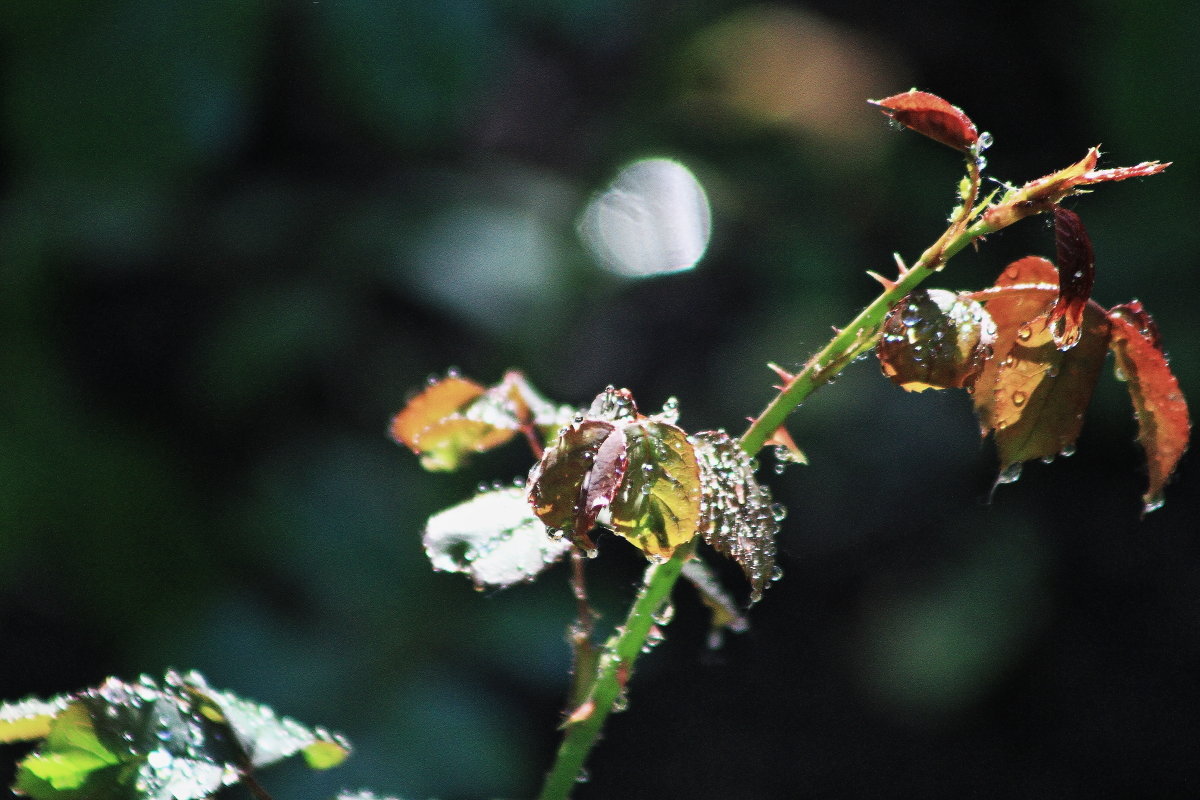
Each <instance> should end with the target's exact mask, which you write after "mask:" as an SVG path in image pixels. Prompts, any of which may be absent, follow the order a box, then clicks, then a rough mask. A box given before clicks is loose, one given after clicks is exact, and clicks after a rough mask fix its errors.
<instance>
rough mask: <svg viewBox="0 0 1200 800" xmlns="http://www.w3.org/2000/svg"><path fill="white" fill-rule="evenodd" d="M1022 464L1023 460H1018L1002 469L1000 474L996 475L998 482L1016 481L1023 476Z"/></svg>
mask: <svg viewBox="0 0 1200 800" xmlns="http://www.w3.org/2000/svg"><path fill="white" fill-rule="evenodd" d="M1021 466H1022V464H1021V462H1020V461H1018V462H1016V463H1015V464H1009V465H1008V466H1007V467H1005V468H1004V469H1002V470H1000V474H999V475H997V476H996V483H997V484H1000V483H1016V482H1017V481H1018V480H1020V478H1021Z"/></svg>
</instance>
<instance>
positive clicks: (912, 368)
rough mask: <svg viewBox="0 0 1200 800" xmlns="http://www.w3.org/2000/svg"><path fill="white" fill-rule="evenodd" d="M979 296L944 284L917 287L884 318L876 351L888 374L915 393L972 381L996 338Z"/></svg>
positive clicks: (881, 365) (963, 384) (904, 387)
mask: <svg viewBox="0 0 1200 800" xmlns="http://www.w3.org/2000/svg"><path fill="white" fill-rule="evenodd" d="M995 333H996V331H995V325H993V324H992V319H991V317H990V316H989V315H988V313H987V311H985V310H984V308H983V306H982V305H980V304H979V303H978V302H977V301H975V300H972V299H969V298H965V297H960V296H958V295H956V294H954V293H953V292H948V291H946V290H945V289H917V290H916V291H913V292H911V293H910V294H908V295H907V296H906V297H904V298H903V299H901V300H900V302H898V303H896V305H894V306H893V307H892V309H891V311H889V312H888V314H887V316H886V317H885V318H884V321H883V329H882V331H881V332H880V336H879V343H878V345H877V346H876V349H875V352H876V355H877V356H878V357H879V366H880V369H882V370H883V374H884V375H886V376H887V377H888V378H890V379H891V381H892V382H893V383H895V384H896V385H898V386H900V387H901V388H903V389H905V390H906V391H910V392H923V391H925V390H926V389H958V388H962V387H966V386H971V385H972V384H973V383H974V382H975V378H976V377H977V376H978V375H979V371H980V370H981V369H982V368H983V364H984V360H985V358H986V357H987V356H988V355H989V354H990V353H991V345H992V340H993V338H994V337H995Z"/></svg>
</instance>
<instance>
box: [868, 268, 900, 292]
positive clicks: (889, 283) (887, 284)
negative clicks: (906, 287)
mask: <svg viewBox="0 0 1200 800" xmlns="http://www.w3.org/2000/svg"><path fill="white" fill-rule="evenodd" d="M867 274H868V275H870V276H871V277H872V278H874V279H875V280H877V281H879V282H880V283H881V284H883V288H884V290H885V291H889V292H890V291H891V290H892V289H895V288H896V282H895V281H893V280H888V279H887V278H885V277H883V276H882V275H880V274H879V273H878V272H875V271H874V270H867Z"/></svg>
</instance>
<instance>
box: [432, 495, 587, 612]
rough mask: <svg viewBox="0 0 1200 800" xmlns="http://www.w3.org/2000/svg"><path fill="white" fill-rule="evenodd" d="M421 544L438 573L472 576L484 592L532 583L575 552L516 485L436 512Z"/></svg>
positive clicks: (477, 496)
mask: <svg viewBox="0 0 1200 800" xmlns="http://www.w3.org/2000/svg"><path fill="white" fill-rule="evenodd" d="M423 541H424V544H425V553H426V554H427V555H428V556H429V560H430V562H431V563H432V564H433V568H434V569H436V570H440V571H443V572H461V573H463V574H465V575H469V576H470V578H471V580H473V581H474V582H475V585H476V586H477V587H479V588H481V589H482V588H484V587H487V586H495V587H504V586H511V585H512V584H514V583H518V582H520V581H526V580H531V579H532V578H533V577H534V576H536V575H537V574H538V573H540V572H541V571H542V570H543V569H545V568H546V567H548V566H549V565H551V564H553V563H554V562H556V561H558V560H559V559H560V558H562V557H563V555H564V554H566V552H567V551H568V550H570V549H571V544H570V542H568V541H565V540H563V539H562V538H553V537H551V536H550V534H549V532H548V531H547V530H546V526H545V525H544V524H542V522H541V521H540V520H538V518H537V517H536V516H535V515H534V513H533V511H532V509H530V507H529V503H528V502H527V501H526V498H525V491H524V490H523V489H520V488H516V487H509V488H503V489H492V490H490V491H486V492H481V493H480V494H478V495H476V496H475V497H473V498H472V499H470V500H468V501H466V502H465V503H459V504H458V505H456V506H452V507H451V508H447V509H446V510H444V511H441V512H438V513H437V514H434V515H433V516H432V517H430V518H429V523H428V524H427V525H426V526H425V534H424V537H423Z"/></svg>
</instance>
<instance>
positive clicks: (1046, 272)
mask: <svg viewBox="0 0 1200 800" xmlns="http://www.w3.org/2000/svg"><path fill="white" fill-rule="evenodd" d="M1057 292H1058V270H1056V269H1055V268H1054V265H1053V264H1051V263H1050V262H1049V261H1047V260H1046V259H1044V258H1042V257H1040V256H1026V257H1025V258H1022V259H1019V260H1017V261H1014V262H1013V263H1011V264H1009V265H1008V266H1007V267H1006V268H1005V269H1004V272H1002V273H1001V274H1000V277H999V278H997V279H996V284H995V286H994V287H992V288H991V289H988V290H987V291H986V292H981V293H980V294H979V295H978V296H979V297H980V299H982V300H983V301H984V302H985V303H986V305H987V311H988V314H989V315H990V316H991V318H992V323H993V324H994V325H995V327H996V331H995V338H994V340H993V342H992V357H991V358H989V359H987V360H986V361H985V362H984V365H983V369H982V370H981V371H980V373H979V375H978V377H977V378H976V379H975V386H974V388H973V389H972V397H973V399H974V401H975V414H976V416H977V417H978V418H979V425H980V433H981V434H982V435H984V436H987V434H988V433H990V432H991V431H992V429H994V428H995V427H996V422H997V420H996V416H995V413H994V404H993V395H992V392H991V388H992V387H994V386H995V385H996V381H997V378H998V376H999V373H1000V368H1001V364H1003V363H1004V360H1005V359H1006V358H1007V357H1008V354H1009V351H1011V350H1012V348H1013V346H1014V345H1015V344H1016V343H1017V335H1018V334H1019V333H1021V334H1024V333H1025V329H1024V328H1023V327H1022V326H1024V325H1025V323H1027V322H1028V321H1029V320H1032V319H1034V318H1035V317H1037V316H1038V315H1039V314H1042V313H1043V312H1045V311H1046V309H1047V308H1048V307H1049V306H1050V304H1051V303H1052V302H1054V297H1055V295H1056V294H1057ZM1031 332H1032V331H1030V333H1031Z"/></svg>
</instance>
